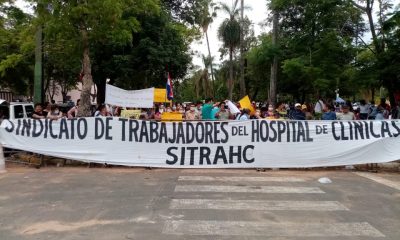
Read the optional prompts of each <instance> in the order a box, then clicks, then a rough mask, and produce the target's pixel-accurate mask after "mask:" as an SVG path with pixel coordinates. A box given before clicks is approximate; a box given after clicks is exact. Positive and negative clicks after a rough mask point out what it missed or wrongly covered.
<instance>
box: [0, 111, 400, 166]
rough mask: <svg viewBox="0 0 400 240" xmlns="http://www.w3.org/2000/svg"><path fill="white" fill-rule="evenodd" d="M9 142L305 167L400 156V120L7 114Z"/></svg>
mask: <svg viewBox="0 0 400 240" xmlns="http://www.w3.org/2000/svg"><path fill="white" fill-rule="evenodd" d="M0 143H1V144H2V145H3V146H4V147H8V148H13V149H21V150H26V151H30V152H35V153H39V154H44V155H49V156H56V157H62V158H68V159H75V160H80V161H86V162H97V163H109V164H116V165H126V166H145V167H169V168H302V167H325V166H340V165H353V164H364V163H382V162H389V161H394V160H399V159H400V121H399V120H391V121H389V120H388V121H281V120H276V121H275V120H252V121H227V122H219V121H212V122H211V121H208V122H207V121H204V122H154V121H141V120H135V119H124V118H113V117H108V118H100V117H99V118H78V119H71V120H68V119H60V120H58V121H54V120H49V119H44V120H34V119H18V120H13V121H9V120H4V121H3V122H2V124H1V126H0Z"/></svg>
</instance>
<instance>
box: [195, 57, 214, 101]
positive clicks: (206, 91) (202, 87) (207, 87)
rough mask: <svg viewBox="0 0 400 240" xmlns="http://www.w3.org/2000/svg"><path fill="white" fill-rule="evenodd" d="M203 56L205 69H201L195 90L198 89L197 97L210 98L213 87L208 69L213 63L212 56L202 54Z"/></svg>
mask: <svg viewBox="0 0 400 240" xmlns="http://www.w3.org/2000/svg"><path fill="white" fill-rule="evenodd" d="M202 58H203V64H204V69H203V70H200V76H198V77H197V78H196V79H195V81H196V84H195V91H196V97H197V99H200V97H202V98H208V97H211V93H212V89H211V84H210V79H209V76H208V69H209V68H210V65H211V64H212V58H210V57H206V56H204V55H203V56H202Z"/></svg>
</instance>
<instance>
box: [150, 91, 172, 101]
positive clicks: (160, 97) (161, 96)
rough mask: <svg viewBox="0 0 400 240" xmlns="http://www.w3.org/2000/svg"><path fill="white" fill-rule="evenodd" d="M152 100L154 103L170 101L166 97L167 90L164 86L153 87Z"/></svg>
mask: <svg viewBox="0 0 400 240" xmlns="http://www.w3.org/2000/svg"><path fill="white" fill-rule="evenodd" d="M154 102H155V103H164V102H167V103H171V101H169V100H168V98H167V90H166V89H165V88H154Z"/></svg>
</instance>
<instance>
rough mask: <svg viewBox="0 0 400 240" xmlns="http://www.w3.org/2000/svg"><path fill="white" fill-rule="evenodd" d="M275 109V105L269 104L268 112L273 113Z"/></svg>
mask: <svg viewBox="0 0 400 240" xmlns="http://www.w3.org/2000/svg"><path fill="white" fill-rule="evenodd" d="M274 110H275V109H274V105H272V104H269V105H268V112H273V111H274Z"/></svg>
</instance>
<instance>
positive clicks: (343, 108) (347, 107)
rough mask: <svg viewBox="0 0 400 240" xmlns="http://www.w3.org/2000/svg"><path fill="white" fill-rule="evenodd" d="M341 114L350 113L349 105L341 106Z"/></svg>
mask: <svg viewBox="0 0 400 240" xmlns="http://www.w3.org/2000/svg"><path fill="white" fill-rule="evenodd" d="M342 112H343V113H349V112H350V106H349V105H343V107H342Z"/></svg>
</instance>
